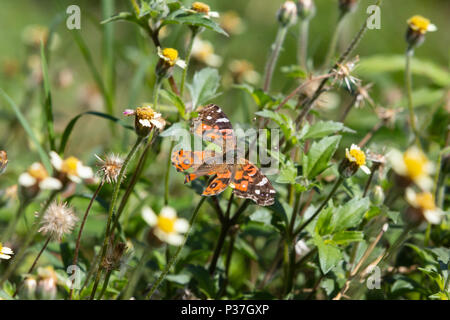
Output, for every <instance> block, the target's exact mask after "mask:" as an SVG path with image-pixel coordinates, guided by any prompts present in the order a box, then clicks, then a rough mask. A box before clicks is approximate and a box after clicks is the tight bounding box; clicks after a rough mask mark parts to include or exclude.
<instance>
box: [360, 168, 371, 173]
mask: <svg viewBox="0 0 450 320" xmlns="http://www.w3.org/2000/svg"><path fill="white" fill-rule="evenodd" d="M360 168H361V170H362V171H363V172H364V173H365V174H370V169H369V168H368V167H367V166H361V167H360Z"/></svg>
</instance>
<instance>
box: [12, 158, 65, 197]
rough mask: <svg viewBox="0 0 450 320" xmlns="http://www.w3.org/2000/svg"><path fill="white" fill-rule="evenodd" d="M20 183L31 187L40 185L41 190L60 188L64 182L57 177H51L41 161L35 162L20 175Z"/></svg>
mask: <svg viewBox="0 0 450 320" xmlns="http://www.w3.org/2000/svg"><path fill="white" fill-rule="evenodd" d="M19 185H21V186H23V187H25V188H30V187H33V186H37V187H39V189H41V190H59V189H61V188H62V183H61V181H59V180H58V179H56V178H53V177H50V176H49V174H48V172H47V170H45V168H44V166H43V165H42V164H41V163H39V162H35V163H33V164H32V165H31V166H30V167H29V168H28V170H27V171H26V172H24V173H22V174H21V175H20V176H19Z"/></svg>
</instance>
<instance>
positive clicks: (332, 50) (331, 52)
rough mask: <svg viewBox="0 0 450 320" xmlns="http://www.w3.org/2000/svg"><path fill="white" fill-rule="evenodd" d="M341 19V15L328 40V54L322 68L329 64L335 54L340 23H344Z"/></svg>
mask: <svg viewBox="0 0 450 320" xmlns="http://www.w3.org/2000/svg"><path fill="white" fill-rule="evenodd" d="M343 17H344V16H343V15H340V16H339V18H338V20H337V22H336V27H335V28H334V32H333V36H332V37H331V40H330V47H329V48H328V53H327V55H326V57H325V60H324V63H323V68H326V67H327V66H328V65H329V64H330V61H331V59H332V58H333V57H334V55H335V53H336V46H337V42H338V39H339V34H340V30H341V27H342V21H344V19H343Z"/></svg>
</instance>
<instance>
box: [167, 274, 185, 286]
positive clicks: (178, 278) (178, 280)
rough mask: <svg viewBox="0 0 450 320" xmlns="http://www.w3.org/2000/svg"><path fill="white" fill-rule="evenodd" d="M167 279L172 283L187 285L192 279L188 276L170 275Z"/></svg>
mask: <svg viewBox="0 0 450 320" xmlns="http://www.w3.org/2000/svg"><path fill="white" fill-rule="evenodd" d="M165 279H166V280H167V281H170V282H174V283H177V284H181V285H186V284H188V283H189V280H190V277H189V275H187V274H168V275H167V276H166V278H165Z"/></svg>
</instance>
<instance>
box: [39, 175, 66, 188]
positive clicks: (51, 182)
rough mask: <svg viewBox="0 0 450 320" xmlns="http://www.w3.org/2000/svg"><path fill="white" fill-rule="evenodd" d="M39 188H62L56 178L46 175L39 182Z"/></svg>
mask: <svg viewBox="0 0 450 320" xmlns="http://www.w3.org/2000/svg"><path fill="white" fill-rule="evenodd" d="M39 188H41V189H43V190H59V189H61V188H62V183H61V181H59V180H58V179H56V178H52V177H48V178H45V179H44V180H42V181H41V182H39Z"/></svg>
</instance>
